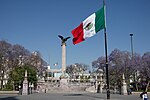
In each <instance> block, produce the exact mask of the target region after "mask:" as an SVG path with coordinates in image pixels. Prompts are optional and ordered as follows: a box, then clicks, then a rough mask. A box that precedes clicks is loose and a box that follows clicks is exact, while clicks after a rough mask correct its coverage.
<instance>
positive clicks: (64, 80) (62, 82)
mask: <svg viewBox="0 0 150 100" xmlns="http://www.w3.org/2000/svg"><path fill="white" fill-rule="evenodd" d="M60 89H61V90H62V91H69V90H70V89H69V87H68V79H67V78H62V79H61V80H60Z"/></svg>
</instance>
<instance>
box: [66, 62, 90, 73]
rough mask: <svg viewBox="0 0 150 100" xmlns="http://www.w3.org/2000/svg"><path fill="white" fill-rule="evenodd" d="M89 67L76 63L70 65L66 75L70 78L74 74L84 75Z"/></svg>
mask: <svg viewBox="0 0 150 100" xmlns="http://www.w3.org/2000/svg"><path fill="white" fill-rule="evenodd" d="M88 67H89V66H88V65H86V64H82V63H75V64H73V65H69V66H67V68H66V73H68V74H69V75H70V76H72V75H74V74H79V73H84V72H85V71H87V69H88Z"/></svg>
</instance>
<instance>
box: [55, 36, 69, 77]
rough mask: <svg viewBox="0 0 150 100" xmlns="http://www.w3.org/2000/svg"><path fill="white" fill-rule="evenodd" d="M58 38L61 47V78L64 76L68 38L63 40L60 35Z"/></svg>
mask: <svg viewBox="0 0 150 100" xmlns="http://www.w3.org/2000/svg"><path fill="white" fill-rule="evenodd" d="M58 37H59V38H60V39H61V46H62V76H63V77H64V76H65V72H66V41H67V40H68V39H69V38H70V37H67V38H64V37H63V36H61V35H58Z"/></svg>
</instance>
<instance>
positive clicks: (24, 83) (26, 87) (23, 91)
mask: <svg viewBox="0 0 150 100" xmlns="http://www.w3.org/2000/svg"><path fill="white" fill-rule="evenodd" d="M22 95H28V80H27V70H26V71H25V77H24V81H23V88H22Z"/></svg>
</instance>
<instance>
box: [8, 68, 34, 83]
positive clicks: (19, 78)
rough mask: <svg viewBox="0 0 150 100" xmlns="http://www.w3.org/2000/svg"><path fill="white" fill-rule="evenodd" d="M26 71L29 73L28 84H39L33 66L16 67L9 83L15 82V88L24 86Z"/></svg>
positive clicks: (11, 73)
mask: <svg viewBox="0 0 150 100" xmlns="http://www.w3.org/2000/svg"><path fill="white" fill-rule="evenodd" d="M25 70H27V72H28V77H27V79H28V82H29V83H33V84H34V85H36V84H37V77H36V75H37V72H36V69H35V68H34V67H33V66H23V67H16V68H14V69H13V70H12V71H11V72H10V75H9V76H10V77H9V81H11V83H12V82H13V83H14V85H15V86H19V85H22V83H23V81H24V76H25Z"/></svg>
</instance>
